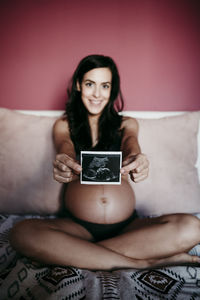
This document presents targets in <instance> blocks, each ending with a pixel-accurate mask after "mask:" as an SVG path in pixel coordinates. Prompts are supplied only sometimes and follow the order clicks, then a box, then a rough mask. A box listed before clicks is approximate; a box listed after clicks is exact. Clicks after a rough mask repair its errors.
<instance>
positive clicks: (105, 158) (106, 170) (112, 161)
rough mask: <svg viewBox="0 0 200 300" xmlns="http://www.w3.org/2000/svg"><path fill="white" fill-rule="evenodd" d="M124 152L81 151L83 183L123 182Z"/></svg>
mask: <svg viewBox="0 0 200 300" xmlns="http://www.w3.org/2000/svg"><path fill="white" fill-rule="evenodd" d="M121 162H122V153H121V152H119V151H114V152H102V151H81V166H82V172H81V176H80V181H81V183H82V184H121V174H120V168H121Z"/></svg>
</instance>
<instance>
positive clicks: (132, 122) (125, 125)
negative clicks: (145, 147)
mask: <svg viewBox="0 0 200 300" xmlns="http://www.w3.org/2000/svg"><path fill="white" fill-rule="evenodd" d="M121 128H122V129H124V130H133V131H134V132H135V133H137V132H138V128H139V124H138V121H137V120H136V119H135V118H132V117H126V116H123V119H122V125H121Z"/></svg>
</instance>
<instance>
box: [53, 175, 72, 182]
mask: <svg viewBox="0 0 200 300" xmlns="http://www.w3.org/2000/svg"><path fill="white" fill-rule="evenodd" d="M54 179H55V180H56V181H58V182H60V183H68V182H71V181H72V180H73V176H71V177H67V178H65V177H62V176H60V175H59V174H54Z"/></svg>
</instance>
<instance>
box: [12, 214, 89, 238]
mask: <svg viewBox="0 0 200 300" xmlns="http://www.w3.org/2000/svg"><path fill="white" fill-rule="evenodd" d="M52 230H53V231H54V232H55V231H60V232H63V233H66V234H69V235H72V236H75V237H78V238H81V239H84V240H88V241H90V240H92V239H93V237H92V235H91V234H90V233H89V232H88V231H87V229H85V228H84V227H83V226H81V225H80V224H78V223H76V222H74V221H73V220H72V219H70V218H55V219H26V220H23V221H21V222H19V223H17V224H16V225H15V227H14V228H13V231H14V232H15V233H16V234H22V235H23V233H24V234H26V233H27V234H31V233H33V234H34V232H37V233H40V234H45V232H47V231H48V232H50V231H52Z"/></svg>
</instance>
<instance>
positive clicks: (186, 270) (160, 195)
mask: <svg viewBox="0 0 200 300" xmlns="http://www.w3.org/2000/svg"><path fill="white" fill-rule="evenodd" d="M62 113H63V112H62V111H15V110H10V109H6V108H1V109H0V136H1V137H0V140H1V147H0V173H1V182H0V200H1V201H0V300H3V299H18V300H19V299H21V300H23V299H37V300H38V299H42V300H43V299H92V300H93V299H94V300H97V299H124V300H129V299H131V300H132V299H138V300H144V299H149V300H156V299H177V300H179V299H180V300H183V299H185V300H187V299H190V300H193V299H200V265H199V266H198V265H185V266H171V267H162V268H154V269H145V270H137V269H124V270H115V271H112V272H105V271H89V270H84V269H78V268H75V267H72V266H67V267H62V266H45V265H39V264H36V263H34V262H32V261H30V260H29V259H28V258H26V257H22V256H20V255H19V254H17V253H16V252H15V251H14V250H13V249H12V247H11V246H10V244H9V231H10V229H11V228H12V226H13V225H14V224H15V223H16V222H18V221H20V220H22V219H24V218H55V217H56V216H57V213H58V212H59V210H60V209H61V206H62V203H61V197H60V194H61V185H60V184H59V183H57V182H55V181H54V180H53V178H52V161H53V159H54V157H55V149H54V147H53V142H52V136H51V134H52V132H51V129H52V125H53V123H54V121H55V119H56V118H57V117H58V116H60V115H61V114H62ZM123 114H124V115H129V116H132V117H136V118H137V119H138V122H139V125H140V131H139V142H140V145H141V147H142V149H143V152H144V153H146V154H147V155H148V157H149V160H150V163H151V165H150V174H149V178H148V179H147V180H145V181H144V182H141V183H138V184H134V183H133V182H131V185H132V186H133V189H134V191H135V194H136V199H137V211H138V213H139V215H140V216H141V217H146V216H149V217H153V216H157V215H162V214H167V213H176V212H179V213H182V212H183V213H185V212H187V213H191V214H194V215H196V216H197V217H198V218H200V130H199V125H200V111H195V112H133V111H129V112H128V111H124V112H123ZM149 247H151V245H149ZM191 253H192V254H195V255H196V254H198V255H199V256H200V245H196V247H194V248H193V249H192V250H191ZM80 256H81V253H80Z"/></svg>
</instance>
